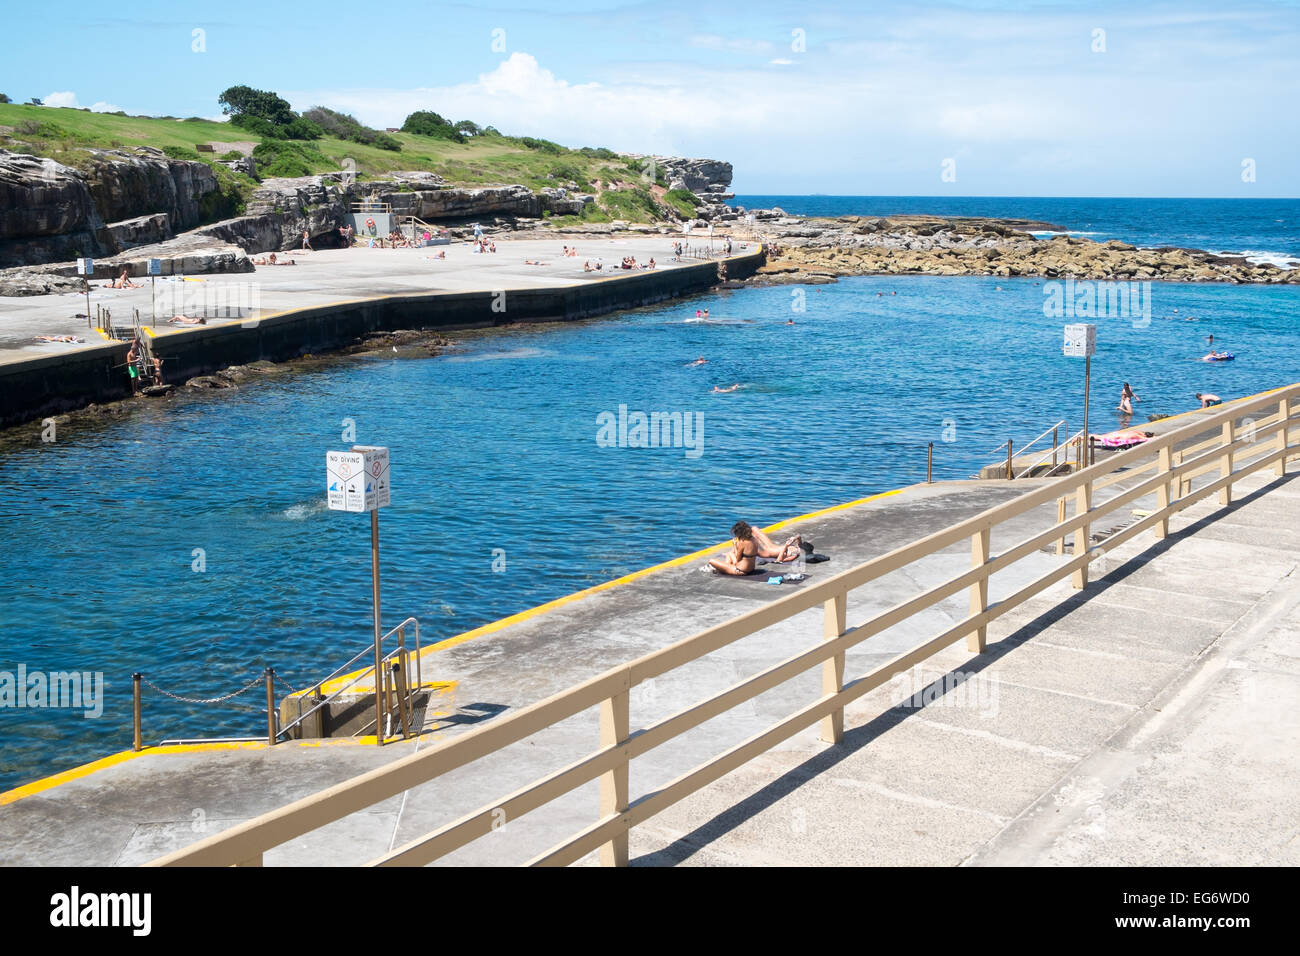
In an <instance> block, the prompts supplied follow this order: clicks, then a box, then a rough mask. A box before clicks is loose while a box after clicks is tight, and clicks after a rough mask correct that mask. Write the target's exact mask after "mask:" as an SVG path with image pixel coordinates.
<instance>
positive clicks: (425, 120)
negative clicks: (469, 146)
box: [402, 110, 465, 143]
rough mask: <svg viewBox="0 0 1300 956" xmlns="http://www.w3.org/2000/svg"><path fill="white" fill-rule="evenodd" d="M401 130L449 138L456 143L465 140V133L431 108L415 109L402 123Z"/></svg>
mask: <svg viewBox="0 0 1300 956" xmlns="http://www.w3.org/2000/svg"><path fill="white" fill-rule="evenodd" d="M402 132H403V133H415V134H416V135H417V136H434V137H437V138H438V139H450V140H454V141H455V142H457V143H463V142H465V135H464V134H463V133H461V132H459V131H458V130H457V129H456V127H454V126H452V125H451V123H449V122H447V120H445V119H444V118H443V117H441V116H439V115H438V114H437V113H435V112H433V110H416V111H415V112H414V113H412V114H411V115H410V116H408V117H407V118H406V122H404V123H403V124H402Z"/></svg>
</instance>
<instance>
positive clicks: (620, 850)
mask: <svg viewBox="0 0 1300 956" xmlns="http://www.w3.org/2000/svg"><path fill="white" fill-rule="evenodd" d="M630 697H631V695H630V694H629V692H628V691H627V690H624V691H623V692H622V693H619V694H615V695H614V696H613V697H610V698H608V699H607V700H603V701H601V702H600V745H601V746H602V747H614V746H617V745H619V744H621V743H623V742H624V741H626V740H627V738H628V732H629V730H630V727H631V712H630V706H629V703H630ZM627 770H628V762H627V760H626V759H624V760H622V761H621V762H620V763H619V764H618V765H617V766H616V767H614V769H612V770H607V771H606V772H605V773H603V774H601V775H600V815H601V818H602V819H603V818H604V817H608V816H611V815H613V814H616V813H623V812H625V811H626V810H627V805H628V794H627ZM627 838H628V834H627V831H626V830H624V831H623V832H622V833H620V834H619V835H618V836H616V837H614V839H612V840H610V841H609V842H608V843H602V844H601V845H600V865H601V866H627V842H628V841H627Z"/></svg>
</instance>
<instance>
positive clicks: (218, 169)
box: [199, 164, 257, 223]
mask: <svg viewBox="0 0 1300 956" xmlns="http://www.w3.org/2000/svg"><path fill="white" fill-rule="evenodd" d="M212 172H213V174H214V175H215V176H216V177H217V188H216V189H215V190H214V191H213V192H210V193H205V194H204V195H203V196H201V197H200V198H199V215H200V216H201V217H202V219H203V222H204V223H209V222H219V221H220V220H222V219H233V218H234V217H235V216H242V215H243V214H244V210H245V209H246V208H247V205H248V194H249V193H250V192H252V191H253V190H254V189H255V188H256V187H257V183H255V182H254V181H253V180H251V179H249V178H248V177H247V176H245V175H244V174H243V173H237V172H235V171H234V170H231V169H228V168H227V167H225V166H222V165H220V164H217V165H214V166H213V167H212Z"/></svg>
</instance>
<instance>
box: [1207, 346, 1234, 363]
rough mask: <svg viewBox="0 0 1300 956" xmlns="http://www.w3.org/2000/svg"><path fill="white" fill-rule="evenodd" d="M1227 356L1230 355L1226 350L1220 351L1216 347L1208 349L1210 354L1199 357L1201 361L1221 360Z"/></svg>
mask: <svg viewBox="0 0 1300 956" xmlns="http://www.w3.org/2000/svg"><path fill="white" fill-rule="evenodd" d="M1229 357H1230V356H1229V355H1228V353H1227V352H1220V351H1219V350H1218V349H1211V350H1210V354H1209V355H1207V356H1205V358H1203V359H1201V361H1202V362H1222V361H1223V360H1224V359H1227V358H1229Z"/></svg>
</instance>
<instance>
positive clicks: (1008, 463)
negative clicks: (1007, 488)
mask: <svg viewBox="0 0 1300 956" xmlns="http://www.w3.org/2000/svg"><path fill="white" fill-rule="evenodd" d="M1011 462H1012V458H1011V439H1010V438H1008V439H1007V480H1008V481H1010V480H1011V479H1012V478H1014V477H1015V475H1014V474H1013V473H1012V471H1011V467H1012V466H1011Z"/></svg>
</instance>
